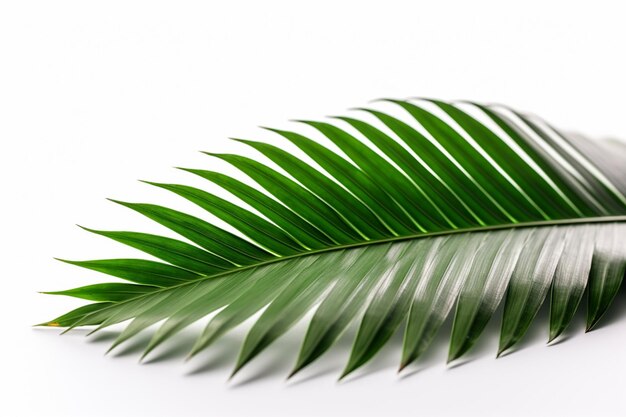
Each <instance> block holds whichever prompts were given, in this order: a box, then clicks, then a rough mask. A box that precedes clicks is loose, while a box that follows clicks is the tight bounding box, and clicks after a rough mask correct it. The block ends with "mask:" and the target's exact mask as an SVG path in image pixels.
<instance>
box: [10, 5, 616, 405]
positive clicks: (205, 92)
mask: <svg viewBox="0 0 626 417" xmlns="http://www.w3.org/2000/svg"><path fill="white" fill-rule="evenodd" d="M514 4H515V5H514ZM622 4H623V2H617V1H616V2H601V1H598V2H593V3H591V2H575V1H562V2H560V1H552V2H546V1H541V2H533V1H526V2H516V3H512V2H502V1H494V2H484V1H476V0H474V1H462V2H449V1H427V2H426V1H424V2H417V1H413V2H393V1H385V2H372V3H368V2H365V1H354V2H347V1H344V2H339V1H333V2H322V1H314V2H308V3H307V4H304V3H303V2H284V3H277V2H269V1H257V2H249V3H239V2H233V1H228V2H226V1H223V2H211V3H210V2H171V3H169V4H168V3H162V2H155V1H146V2H129V1H107V2H85V1H82V0H81V1H75V2H66V1H54V2H51V1H41V2H28V1H14V2H9V1H5V2H2V3H1V5H0V137H1V138H2V139H1V140H2V142H1V143H2V152H1V153H0V162H1V163H0V170H1V176H2V188H3V190H2V195H3V198H2V231H3V239H2V241H1V244H2V253H3V256H2V258H3V267H2V270H3V273H2V280H3V284H2V297H1V300H2V301H1V302H0V309H1V312H2V317H3V322H4V323H3V325H2V334H3V336H2V344H1V346H0V360H1V361H2V362H1V367H0V370H1V372H2V379H1V381H2V384H4V386H3V387H2V389H1V391H0V392H2V394H1V397H2V400H0V415H3V416H22V415H35V416H37V415H39V416H57V415H58V416H66V417H68V416H86V415H115V416H126V415H129V416H142V415H146V416H148V415H149V416H172V415H180V416H187V415H189V416H196V415H214V416H227V415H272V416H280V415H289V416H294V415H321V416H330V415H341V416H346V415H358V416H366V415H423V416H437V415H481V416H492V415H493V416H503V415H535V416H537V415H551V416H560V415H563V416H565V415H567V416H574V415H586V416H589V415H624V407H625V406H624V402H623V387H624V385H625V383H626V356H625V355H624V345H625V342H626V318H620V317H619V313H623V312H624V307H620V308H616V309H614V310H613V312H612V315H611V317H609V319H608V320H607V321H606V323H605V325H604V326H603V327H601V328H600V329H598V330H597V331H594V332H592V333H589V334H586V335H584V334H582V317H578V318H577V321H576V323H575V325H574V326H573V329H572V331H571V332H570V333H569V334H570V337H569V339H570V340H567V341H566V343H560V344H557V345H555V346H551V347H546V346H545V342H544V340H545V337H546V318H545V314H544V316H542V317H540V319H539V320H538V322H537V323H535V326H533V327H532V328H531V331H530V334H529V337H528V338H527V340H526V341H525V342H524V344H523V345H522V346H521V349H520V350H519V351H518V352H516V353H515V354H512V355H509V356H506V357H504V358H502V359H499V360H494V356H495V348H496V344H497V341H496V339H497V325H498V324H497V320H495V321H494V323H493V324H492V325H491V326H490V328H489V329H487V331H486V334H485V336H484V338H483V339H482V341H481V343H480V344H479V346H478V347H477V349H475V350H474V352H473V353H472V355H470V356H469V359H472V358H473V360H470V361H469V362H467V363H465V364H463V365H462V366H457V367H455V368H453V369H447V368H446V366H445V365H444V358H445V351H446V346H445V343H446V339H445V336H446V335H445V334H443V333H442V335H441V337H440V338H439V339H438V341H437V342H436V343H435V345H436V346H437V347H438V348H439V349H431V353H430V354H429V356H428V357H427V358H426V359H425V361H423V362H422V363H421V365H420V366H419V367H417V368H416V369H420V371H419V372H413V373H411V372H407V374H406V375H405V376H403V377H398V376H397V375H396V364H397V361H398V353H399V349H400V346H399V344H400V342H399V340H397V339H395V341H394V342H393V343H391V344H390V346H389V347H388V348H387V349H385V350H384V351H383V352H381V354H379V355H378V357H377V358H376V359H375V360H374V361H373V362H372V363H371V364H370V365H369V366H367V367H366V368H365V369H363V371H362V372H361V373H359V374H358V375H356V376H355V377H353V378H351V379H349V380H347V381H345V382H344V383H340V384H337V383H336V382H335V381H336V377H337V376H338V374H339V372H340V371H341V368H342V366H343V362H344V361H345V360H346V359H347V354H348V345H349V340H348V339H345V338H344V339H343V341H342V342H341V343H340V344H339V346H338V347H337V348H336V349H334V350H333V351H332V352H330V353H329V354H328V355H326V356H325V357H324V358H323V359H322V360H320V361H319V362H318V363H316V364H314V365H313V366H312V367H311V368H310V369H307V370H306V371H304V372H303V373H302V375H300V376H298V377H297V378H296V379H295V380H294V381H290V382H289V383H286V382H285V381H284V377H285V375H286V373H287V371H288V369H289V367H290V366H291V364H292V362H293V360H294V359H295V354H296V350H297V348H298V346H299V343H300V340H301V337H302V334H303V330H304V327H303V326H302V323H301V325H299V326H298V327H296V328H294V329H293V330H292V331H291V332H289V333H288V334H287V335H286V336H285V337H283V338H281V339H280V340H279V341H278V342H277V343H276V344H275V346H273V347H272V348H270V349H269V350H268V351H266V353H264V354H262V355H261V357H259V358H258V360H256V361H254V362H253V363H252V364H251V365H250V366H249V367H247V368H246V369H244V370H243V371H242V373H241V374H240V375H238V376H237V378H236V379H235V380H234V381H231V382H230V383H227V382H226V379H227V377H228V375H229V372H230V369H231V366H232V364H233V361H234V359H235V355H236V353H237V349H238V346H239V343H240V342H241V340H242V337H243V336H244V335H245V327H246V326H242V327H240V328H238V329H237V330H236V331H234V332H233V333H231V334H229V335H227V336H226V337H225V338H224V339H223V340H221V341H220V342H219V343H218V344H216V345H215V346H214V348H213V349H211V350H210V351H208V352H207V353H205V354H204V355H203V356H201V357H199V358H197V359H195V360H194V361H192V362H190V363H186V364H185V363H183V362H182V358H183V356H184V354H185V352H184V349H185V348H188V347H189V344H190V343H191V341H192V337H193V335H194V332H193V330H196V331H197V328H194V329H190V331H188V332H185V333H184V334H183V335H182V336H181V337H180V338H178V342H176V343H173V344H170V345H168V346H164V347H163V349H161V350H160V351H159V352H156V354H155V355H154V356H153V357H152V358H153V361H152V362H151V363H148V364H144V365H142V366H140V365H137V363H136V361H137V359H138V355H139V352H138V351H137V350H138V349H139V348H141V346H142V344H143V343H145V341H146V337H148V336H149V334H146V335H144V337H140V338H139V341H138V343H132V342H131V343H130V344H129V345H126V346H123V347H121V348H120V349H118V350H117V351H116V352H115V353H114V354H113V355H111V356H108V357H103V356H102V354H103V353H104V351H105V350H106V348H107V343H108V342H110V339H111V337H113V336H114V335H115V333H114V331H113V330H112V331H107V332H103V334H102V335H101V336H96V337H95V338H91V339H85V338H83V337H82V333H81V331H76V332H74V333H71V334H69V335H66V336H64V337H59V336H57V333H58V331H56V330H50V331H48V330H34V329H32V328H31V327H29V326H30V325H31V324H33V323H36V322H41V321H43V320H45V319H50V318H52V317H53V316H55V315H58V314H60V313H63V312H65V311H67V310H68V309H70V308H71V307H73V306H76V305H79V304H80V302H77V301H75V300H71V299H65V298H59V297H57V298H55V297H52V296H44V295H39V294H37V293H36V291H38V290H54V289H64V288H69V287H72V286H77V285H81V284H86V283H92V282H94V281H96V280H106V277H104V276H100V275H98V274H96V273H92V272H88V271H84V270H81V269H79V268H75V267H71V266H68V265H64V264H61V263H59V262H55V261H53V260H52V259H51V258H52V256H58V257H66V258H71V259H89V258H104V257H114V256H117V255H126V254H129V255H130V254H133V255H134V252H132V251H130V250H129V249H125V248H123V247H121V245H119V244H115V243H113V242H111V241H107V240H106V239H104V238H101V237H97V236H90V235H89V234H88V233H86V232H83V231H80V230H79V229H78V228H76V227H75V226H73V225H74V223H79V224H84V225H86V226H90V227H94V228H102V229H131V230H141V231H150V230H155V231H161V230H162V229H160V228H158V227H156V226H153V225H152V224H151V223H150V222H149V221H148V220H145V219H143V218H141V217H140V216H138V215H136V214H133V213H132V212H130V211H129V210H127V209H124V208H122V207H119V206H115V205H114V204H111V203H108V202H106V201H104V197H114V198H119V199H126V200H131V201H145V202H160V203H165V204H168V205H169V206H174V207H176V205H177V204H179V206H180V207H183V206H184V207H185V208H186V209H189V211H190V212H194V211H193V208H192V207H190V206H188V205H185V204H183V203H182V202H180V201H179V200H180V199H177V198H175V197H173V196H170V195H167V194H166V193H165V192H163V191H159V190H157V189H152V188H151V187H149V186H147V185H141V184H139V183H136V182H135V181H134V180H135V179H138V178H144V179H151V180H157V181H171V182H185V183H188V184H197V185H200V184H204V183H202V182H199V180H196V179H194V178H191V176H190V175H188V174H187V175H185V174H184V173H182V172H178V171H175V170H173V169H171V168H170V167H171V166H180V165H182V166H191V167H199V168H208V167H216V165H217V164H215V163H214V162H212V161H211V160H210V159H208V157H206V156H202V155H200V154H198V153H197V152H195V151H196V150H200V149H203V150H213V151H224V150H231V149H234V145H233V144H230V143H228V142H227V141H226V140H225V138H226V137H227V136H229V135H231V136H233V135H234V136H247V137H254V138H257V137H260V136H259V131H258V130H257V129H256V128H255V126H256V125H259V124H264V125H271V126H283V125H284V124H285V121H286V120H288V119H290V118H304V117H321V116H324V115H326V114H337V113H342V112H344V109H346V108H348V107H351V106H359V105H364V104H366V102H367V100H369V99H373V98H377V97H385V96H391V97H406V96H412V95H421V96H433V97H438V98H443V99H457V98H459V99H473V100H476V101H486V102H502V103H507V104H510V105H512V106H515V107H517V108H519V109H522V110H529V111H533V112H535V113H537V114H539V115H542V116H543V117H545V118H546V119H548V120H549V121H551V122H552V123H554V124H555V125H557V126H560V127H562V128H567V129H572V130H578V131H581V132H583V133H587V134H589V135H592V136H593V135H595V136H615V137H623V138H626V119H625V118H624V105H623V104H624V101H623V100H624V97H625V96H626V83H625V82H624V74H625V73H626V58H625V55H624V41H625V40H626V25H624V20H623V18H624V15H625V12H626V10H624V6H623V5H622ZM238 149H239V148H238ZM220 167H221V165H220ZM194 213H196V214H197V213H198V212H197V211H195V212H194ZM621 295H622V296H623V295H624V294H621ZM622 298H623V297H622Z"/></svg>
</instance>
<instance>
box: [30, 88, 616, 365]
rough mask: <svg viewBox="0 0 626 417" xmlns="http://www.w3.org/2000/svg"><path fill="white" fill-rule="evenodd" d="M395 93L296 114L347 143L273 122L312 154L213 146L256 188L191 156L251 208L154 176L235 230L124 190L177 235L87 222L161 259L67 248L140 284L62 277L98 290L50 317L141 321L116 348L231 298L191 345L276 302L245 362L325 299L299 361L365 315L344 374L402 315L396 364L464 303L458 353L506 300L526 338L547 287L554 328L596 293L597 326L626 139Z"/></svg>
mask: <svg viewBox="0 0 626 417" xmlns="http://www.w3.org/2000/svg"><path fill="white" fill-rule="evenodd" d="M385 105H387V106H395V107H394V109H396V110H397V111H396V110H394V114H395V113H397V112H399V111H401V112H402V116H398V115H395V116H394V115H392V113H390V112H386V113H385V112H381V111H379V110H374V109H360V110H362V111H364V112H366V114H364V115H365V117H364V118H360V119H357V118H352V117H336V118H333V119H332V120H333V122H332V123H328V122H317V121H301V122H302V123H304V124H306V125H308V126H309V128H313V129H315V130H316V131H318V133H321V134H322V135H324V136H325V137H326V138H327V139H328V140H330V141H331V142H332V143H333V144H334V146H335V147H336V148H338V149H339V150H340V151H341V154H340V153H339V152H335V151H332V150H331V149H329V148H328V147H325V146H322V145H320V144H319V142H318V141H314V140H312V139H310V138H308V137H306V136H304V135H302V134H299V133H296V132H292V131H285V130H276V129H269V130H271V131H272V132H275V133H276V134H278V135H280V136H281V137H282V139H284V140H286V141H288V142H291V143H292V144H293V145H295V146H296V147H297V148H299V150H301V151H302V152H304V154H306V155H307V157H308V158H310V159H311V160H313V161H314V162H315V165H316V166H315V167H314V166H312V165H311V164H308V163H305V162H303V160H301V159H299V158H297V157H295V156H293V155H292V154H290V153H288V152H286V151H284V150H283V149H281V148H280V147H277V146H273V145H270V144H267V143H261V142H255V141H249V140H239V141H240V142H242V143H244V144H246V145H248V146H250V147H251V148H253V149H254V150H256V151H258V152H259V153H260V154H262V155H263V156H264V157H265V158H267V159H269V160H270V161H272V163H273V164H275V165H277V166H278V167H280V171H281V172H279V170H275V169H273V168H270V167H269V166H267V165H266V164H263V163H260V162H258V161H256V160H253V159H250V158H247V157H244V156H239V155H232V154H209V155H211V156H213V157H215V158H219V159H221V160H223V161H226V162H228V163H229V164H231V165H233V166H234V167H235V168H237V169H238V170H239V171H241V172H242V173H243V174H245V175H247V176H248V177H249V178H250V179H251V180H252V181H254V182H255V183H256V184H257V185H258V186H256V187H252V186H250V185H248V184H246V183H244V182H242V181H239V180H237V179H235V178H232V177H230V176H227V175H224V174H221V173H219V172H213V171H206V170H199V169H186V171H188V172H190V173H192V174H195V175H198V176H200V177H202V178H204V179H206V180H208V181H210V182H212V183H214V184H216V185H217V186H219V187H221V188H223V189H224V190H225V191H227V192H229V193H230V194H232V195H233V196H235V197H237V198H238V199H240V200H241V201H243V202H244V203H246V204H247V205H248V206H249V207H250V208H251V209H253V211H254V212H253V211H251V210H250V209H248V208H243V207H242V206H240V205H236V204H233V203H231V202H229V201H227V200H225V199H222V198H220V197H218V196H216V195H214V194H211V193H209V192H207V191H203V190H200V189H197V188H194V187H189V186H185V185H178V184H160V183H149V184H152V185H154V186H157V187H160V188H163V189H165V190H169V191H171V192H173V193H175V194H178V195H179V196H180V197H182V198H184V199H186V200H189V201H191V202H193V203H195V204H196V205H198V206H200V207H201V208H203V209H205V210H206V211H208V212H209V213H211V214H212V215H214V216H216V217H217V218H219V219H221V220H222V221H224V222H225V223H227V224H228V225H230V226H232V227H233V228H234V229H236V230H237V231H238V232H240V233H238V234H234V233H231V232H229V231H227V230H224V229H223V228H220V227H218V226H216V225H214V224H211V223H208V222H206V221H204V220H201V219H199V218H197V217H194V216H191V215H189V214H185V213H182V212H179V211H176V210H172V209H169V208H166V207H162V206H158V205H153V204H139V203H127V202H121V201H116V202H117V203H119V204H122V205H124V206H126V207H128V208H130V209H132V210H134V211H136V212H138V213H140V214H142V215H144V216H146V217H148V218H150V219H152V220H153V221H155V222H157V223H160V224H161V225H163V226H165V227H167V228H169V229H171V230H172V231H173V232H175V233H176V234H178V235H180V236H181V238H182V240H177V239H172V238H169V237H162V236H157V235H152V234H145V233H135V232H127V231H101V230H91V229H86V230H89V231H90V232H93V233H96V234H99V235H102V236H106V237H108V238H111V239H113V240H116V241H118V242H121V243H124V244H126V245H129V246H131V247H133V248H136V249H138V250H140V251H143V252H145V253H147V254H149V255H152V256H153V257H155V258H158V259H160V260H161V261H162V262H161V261H152V260H142V259H105V260H93V261H66V262H69V263H72V264H74V265H78V266H82V267H85V268H89V269H92V270H96V271H100V272H103V273H105V274H109V275H112V276H114V277H117V278H121V279H123V280H126V281H129V282H130V283H121V282H116V283H106V284H95V285H89V286H86V287H81V288H76V289H72V290H67V291H59V292H54V293H53V294H63V295H69V296H74V297H80V298H84V299H87V300H91V301H95V303H92V304H88V305H86V306H83V307H80V308H78V309H76V310H74V311H71V312H69V313H67V314H65V315H63V316H61V317H58V318H56V319H54V320H51V321H49V322H46V323H43V324H42V325H44V326H62V327H67V328H68V330H69V329H72V328H75V327H77V326H86V325H90V326H96V327H95V329H94V330H93V331H94V332H95V331H98V330H100V329H103V328H105V327H108V326H111V325H114V324H117V323H121V322H124V321H128V320H130V323H129V324H128V325H127V326H126V327H125V329H124V330H123V331H122V332H121V334H120V335H119V337H118V338H117V340H115V342H114V343H113V346H112V347H111V349H112V348H114V347H116V346H118V345H119V344H120V343H122V342H125V341H126V340H128V339H130V338H132V337H133V336H135V335H136V334H137V333H139V332H140V331H141V330H144V329H146V328H147V327H149V326H151V325H153V324H156V323H159V322H163V323H162V324H161V325H160V327H159V328H158V330H157V331H156V332H155V333H154V335H153V337H152V339H151V341H150V342H149V344H148V346H147V348H146V350H145V352H144V356H145V355H146V354H148V353H149V352H151V351H152V350H153V349H154V348H155V347H157V346H159V345H160V344H161V343H163V342H164V341H165V340H167V339H169V338H170V337H172V336H174V335H175V334H176V333H177V332H178V331H180V330H181V329H183V328H184V327H186V326H188V325H190V324H192V323H194V322H195V321H197V320H199V319H201V318H203V317H204V316H206V315H208V314H210V313H213V312H215V311H217V310H220V309H221V310H220V311H219V312H218V313H217V314H216V315H214V316H213V317H212V318H211V320H210V321H209V323H208V325H207V326H206V328H205V329H204V331H203V332H202V333H201V334H200V335H199V337H198V339H197V341H196V343H195V345H194V347H193V349H192V351H191V352H190V355H192V356H193V355H195V354H196V353H198V352H200V351H201V350H203V349H205V348H207V347H209V346H210V345H211V344H212V343H213V342H214V341H215V340H216V339H217V338H219V337H220V336H222V335H223V334H224V333H226V332H227V331H229V330H230V329H232V328H233V327H235V326H237V325H238V324H240V323H242V322H243V321H244V320H246V319H247V318H249V317H251V316H252V315H254V314H255V313H257V312H259V311H261V310H263V309H264V310H263V312H262V314H261V315H260V317H259V318H258V320H257V321H256V323H255V324H254V325H253V327H252V328H251V329H250V331H249V333H248V335H247V337H246V339H245V341H244V342H243V346H242V349H241V352H240V355H239V359H238V360H237V363H236V366H235V372H236V371H238V370H239V369H241V368H242V367H243V366H244V365H245V364H246V363H248V362H249V361H250V360H251V359H253V358H254V357H255V356H256V355H258V354H259V353H260V352H261V351H263V350H264V349H265V348H266V347H267V346H269V345H270V344H271V343H272V342H273V341H274V340H276V339H277V338H278V337H280V336H281V335H282V334H283V333H285V332H286V331H287V330H288V329H289V328H290V327H291V326H293V325H294V324H295V323H296V322H297V321H298V320H300V319H301V318H302V317H303V316H304V315H305V314H306V313H308V312H309V311H311V310H314V313H313V315H312V318H311V320H310V323H309V327H308V331H307V333H306V336H305V338H304V341H303V343H302V347H301V350H300V354H299V356H298V359H297V362H296V364H295V366H294V370H293V373H295V372H297V371H299V370H300V369H302V368H304V367H305V366H307V365H309V364H310V363H312V362H313V361H315V360H316V359H317V358H319V357H320V356H321V355H322V354H323V353H324V352H325V351H326V350H328V349H329V348H330V347H331V346H332V345H333V344H334V343H335V341H336V340H337V339H338V338H339V336H340V335H341V334H342V332H343V331H344V330H345V329H346V328H347V327H348V326H349V325H350V324H351V323H352V322H355V321H356V322H358V331H357V334H356V337H355V340H354V344H353V347H352V352H351V354H350V357H349V360H348V364H347V366H346V368H345V370H344V372H343V375H342V376H345V375H347V374H349V373H350V372H352V371H354V370H355V369H357V368H359V367H360V366H362V365H363V364H365V363H366V362H367V361H368V360H370V359H371V358H372V357H373V356H374V355H375V354H376V353H377V352H378V351H379V350H380V348H381V347H382V346H383V345H384V344H385V343H386V342H387V341H388V340H389V338H390V337H391V336H392V335H393V334H394V333H395V332H396V331H397V329H398V328H399V327H400V326H402V325H403V323H404V345H403V352H402V358H401V362H400V364H401V367H405V366H407V365H408V364H410V363H412V362H413V361H415V360H417V359H418V358H419V357H420V355H422V354H423V352H424V351H425V350H426V349H427V347H428V345H429V343H430V342H431V341H432V339H433V337H434V336H435V334H436V332H437V331H438V329H439V328H440V327H441V325H442V324H443V322H444V321H445V320H446V318H447V317H448V316H449V315H450V313H451V312H452V310H453V308H454V309H455V311H454V322H453V326H452V334H451V341H450V350H449V360H454V359H456V358H458V357H460V356H461V355H463V354H464V353H465V352H467V351H468V350H469V349H470V348H471V347H472V345H473V344H474V343H475V341H476V340H477V338H478V337H479V335H480V334H481V332H482V330H483V329H484V328H485V325H486V324H487V322H488V321H489V319H490V318H491V316H492V315H493V314H494V312H495V310H496V309H497V308H498V306H499V305H500V304H501V303H502V302H504V307H503V317H502V330H501V336H500V347H499V353H498V354H500V353H502V352H504V351H505V350H507V349H509V348H511V347H512V346H514V345H515V344H516V343H517V342H518V341H520V339H521V338H522V337H523V336H524V333H525V332H526V330H527V329H528V327H529V325H530V324H531V322H532V320H533V318H534V317H535V315H536V314H537V311H538V310H539V308H540V307H541V305H542V304H543V302H544V300H545V299H546V297H547V295H548V293H549V294H550V301H549V302H550V340H553V339H554V338H556V337H558V336H559V335H560V334H561V333H562V332H563V331H564V330H565V329H566V328H567V326H568V324H569V323H570V321H571V320H572V317H573V316H574V313H575V312H576V310H577V309H578V306H579V304H580V302H581V300H582V298H583V294H584V293H585V291H587V293H588V300H587V327H588V329H591V328H593V327H594V326H595V325H596V323H597V322H598V320H600V318H601V317H602V315H603V314H604V313H605V312H606V310H607V309H608V308H609V306H610V305H611V303H612V302H613V300H614V298H615V295H616V293H617V292H618V290H619V287H620V285H621V283H622V280H623V278H624V274H625V269H626V196H625V195H626V177H625V174H626V147H624V145H623V144H621V143H618V142H608V141H607V142H594V141H590V140H588V139H586V138H584V137H582V136H578V135H568V134H565V133H563V132H560V131H558V130H556V129H554V128H553V127H551V126H550V125H548V124H547V123H545V122H543V121H541V120H539V119H537V118H535V117H530V116H527V115H524V114H521V113H518V112H516V111H514V110H511V109H509V108H505V107H503V106H485V105H480V104H475V103H445V102H442V101H437V100H425V99H420V100H417V99H416V100H387V101H386V104H385ZM362 119H366V120H369V121H363V120H362ZM285 173H286V174H287V175H285ZM242 236H245V238H244V237H242Z"/></svg>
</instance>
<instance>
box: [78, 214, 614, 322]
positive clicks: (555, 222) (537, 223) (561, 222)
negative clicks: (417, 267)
mask: <svg viewBox="0 0 626 417" xmlns="http://www.w3.org/2000/svg"><path fill="white" fill-rule="evenodd" d="M613 222H626V215H625V216H603V217H584V218H576V219H559V220H541V221H534V222H523V223H508V224H499V225H493V226H478V227H469V228H464V229H451V230H444V231H439V232H431V233H419V234H414V235H405V236H393V237H389V238H385V239H376V240H365V241H363V242H356V243H350V244H347V245H337V246H331V247H328V248H325V249H317V250H310V251H306V252H301V253H298V254H295V255H288V256H281V257H276V258H272V259H269V260H267V261H263V262H259V263H256V264H253V265H246V266H241V267H238V268H235V269H230V270H228V271H224V272H220V273H218V274H214V275H204V276H202V277H200V278H197V279H194V280H190V281H187V282H183V283H180V284H176V285H173V286H171V287H165V288H160V289H158V290H155V291H152V292H149V293H145V294H142V295H139V296H137V297H133V298H129V299H127V300H124V301H121V302H118V303H115V304H113V305H112V306H109V307H107V308H105V309H108V308H113V307H116V306H119V305H121V304H124V303H126V302H129V301H133V300H137V299H138V298H142V297H147V296H151V295H155V294H158V293H160V292H162V291H171V290H175V289H177V288H180V287H184V286H186V285H192V284H195V283H198V282H200V281H204V280H208V279H216V278H220V277H222V276H226V275H230V274H234V273H237V272H242V271H246V270H249V269H253V268H259V267H262V266H265V265H270V264H273V263H276V262H283V261H287V260H290V259H295V258H300V257H304V256H310V255H317V254H321V253H326V252H333V251H336V250H342V249H352V248H358V247H362V246H370V245H378V244H382V243H390V242H401V241H404V240H413V239H423V238H428V237H434V236H445V235H453V234H460V233H476V232H489V231H494V230H504V229H519V228H525V227H548V226H564V225H573V224H585V223H613ZM92 314H93V313H92ZM88 316H89V315H88ZM88 316H86V317H83V320H84V319H85V318H87V317H88ZM81 321H82V320H81ZM79 325H80V324H76V325H74V326H71V327H70V328H72V327H75V326H79ZM68 330H69V329H68Z"/></svg>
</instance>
